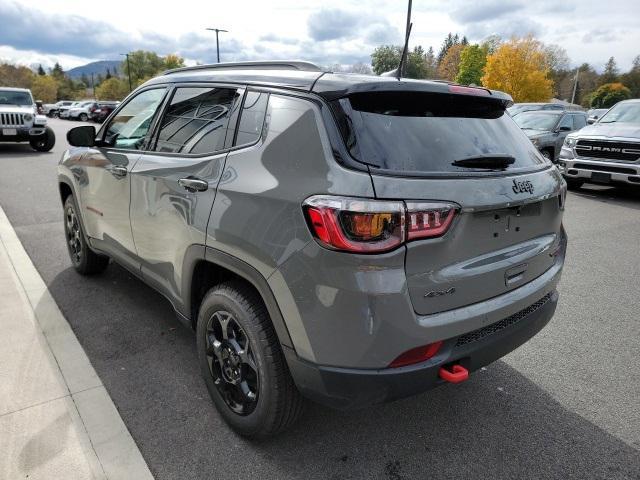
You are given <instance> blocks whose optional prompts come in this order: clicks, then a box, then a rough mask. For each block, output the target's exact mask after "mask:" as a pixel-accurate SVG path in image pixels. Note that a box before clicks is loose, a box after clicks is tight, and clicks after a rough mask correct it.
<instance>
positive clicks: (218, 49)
mask: <svg viewBox="0 0 640 480" xmlns="http://www.w3.org/2000/svg"><path fill="white" fill-rule="evenodd" d="M207 30H211V31H212V32H216V53H217V54H218V63H220V43H219V41H218V33H220V32H225V33H226V32H228V30H222V29H220V28H207Z"/></svg>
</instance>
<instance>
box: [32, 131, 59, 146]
mask: <svg viewBox="0 0 640 480" xmlns="http://www.w3.org/2000/svg"><path fill="white" fill-rule="evenodd" d="M55 144H56V134H55V133H53V130H52V129H51V128H50V127H47V128H46V129H45V131H44V133H43V134H42V135H38V136H37V137H34V138H31V139H30V140H29V145H31V148H33V149H34V150H35V151H37V152H48V151H49V150H51V149H52V148H53V147H54V145H55Z"/></svg>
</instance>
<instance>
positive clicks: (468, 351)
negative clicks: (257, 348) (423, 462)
mask: <svg viewBox="0 0 640 480" xmlns="http://www.w3.org/2000/svg"><path fill="white" fill-rule="evenodd" d="M557 302H558V292H557V291H556V290H555V289H554V290H552V291H550V292H548V293H547V294H545V295H544V296H543V297H541V298H539V299H537V300H536V301H535V302H534V303H533V304H531V305H530V306H529V307H527V308H525V309H523V310H521V311H519V312H516V313H515V314H513V315H511V316H509V317H507V318H505V319H502V320H500V321H498V322H495V323H493V324H490V325H487V326H486V327H483V328H480V329H477V330H475V331H472V332H468V333H466V334H462V335H460V336H458V337H454V338H450V339H448V340H447V341H446V342H445V343H444V345H443V346H442V348H441V349H440V351H439V352H438V354H437V355H436V356H435V357H433V358H431V359H429V360H428V361H426V362H423V363H420V364H417V365H411V366H407V367H402V368H393V369H390V368H387V369H379V370H364V369H349V368H336V367H326V366H319V365H314V364H312V363H310V362H307V361H305V360H302V359H300V358H299V357H298V356H297V355H296V354H295V352H294V351H293V350H292V349H289V348H286V347H285V348H284V351H285V355H286V357H287V363H288V365H289V369H290V371H291V374H292V376H293V378H294V380H295V382H296V385H297V387H298V389H299V390H300V392H301V393H302V394H303V395H305V396H306V397H308V398H310V399H311V400H314V401H316V402H318V403H321V404H324V405H326V406H329V407H332V408H337V409H352V408H359V407H365V406H368V405H372V404H376V403H382V402H387V401H391V400H396V399H399V398H403V397H408V396H411V395H415V394H418V393H422V392H424V391H426V390H429V389H431V388H434V387H436V386H438V385H441V384H443V383H445V382H444V380H442V379H440V378H439V376H438V371H439V369H440V367H441V366H443V365H447V364H451V363H458V364H461V365H462V366H464V367H465V368H467V369H468V370H469V371H470V372H472V371H475V370H478V369H479V368H481V367H483V366H485V365H487V364H489V363H491V362H493V361H495V360H497V359H499V358H500V357H502V356H504V355H506V354H507V353H509V352H511V351H512V350H514V349H515V348H517V347H519V346H520V345H522V344H523V343H525V342H526V341H527V340H528V339H530V338H531V337H533V336H534V335H535V334H536V333H538V332H539V331H540V330H541V329H542V328H543V327H544V326H545V325H546V324H547V323H548V322H549V320H550V319H551V317H553V314H554V312H555V309H556V305H557Z"/></svg>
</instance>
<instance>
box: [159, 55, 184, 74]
mask: <svg viewBox="0 0 640 480" xmlns="http://www.w3.org/2000/svg"><path fill="white" fill-rule="evenodd" d="M163 61H164V68H165V69H166V70H171V69H173V68H180V67H184V58H182V57H180V56H178V55H176V54H175V53H170V54H169V55H167V56H166V57H164V59H163Z"/></svg>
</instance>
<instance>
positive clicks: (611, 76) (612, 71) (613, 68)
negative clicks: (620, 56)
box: [600, 57, 620, 85]
mask: <svg viewBox="0 0 640 480" xmlns="http://www.w3.org/2000/svg"><path fill="white" fill-rule="evenodd" d="M619 74H620V71H619V70H618V64H617V63H616V59H615V58H613V57H611V58H609V60H607V63H606V64H605V66H604V73H603V74H602V75H601V76H600V85H604V84H605V83H615V82H617V81H618V78H619V76H620V75H619Z"/></svg>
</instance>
